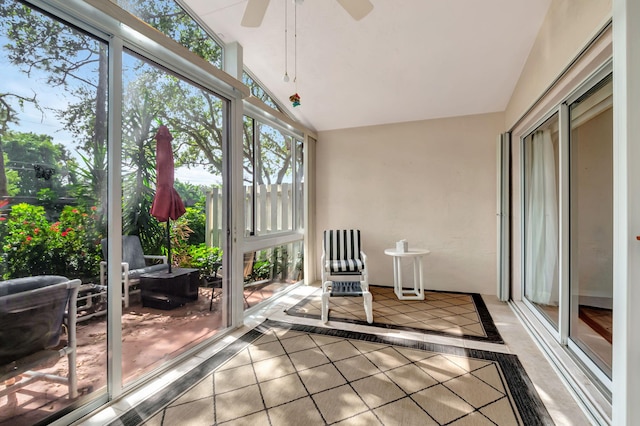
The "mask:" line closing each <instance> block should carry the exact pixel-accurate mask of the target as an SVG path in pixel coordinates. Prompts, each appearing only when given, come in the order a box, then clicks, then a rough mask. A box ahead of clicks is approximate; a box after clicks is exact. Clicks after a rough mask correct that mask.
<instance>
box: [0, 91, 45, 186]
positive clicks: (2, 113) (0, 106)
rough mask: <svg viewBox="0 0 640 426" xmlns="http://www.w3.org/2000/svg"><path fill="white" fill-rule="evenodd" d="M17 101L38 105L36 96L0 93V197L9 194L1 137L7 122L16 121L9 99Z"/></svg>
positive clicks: (6, 127) (5, 129)
mask: <svg viewBox="0 0 640 426" xmlns="http://www.w3.org/2000/svg"><path fill="white" fill-rule="evenodd" d="M12 100H13V101H15V102H17V103H18V105H19V106H20V107H22V106H23V105H24V104H25V103H26V102H29V103H33V104H34V105H36V107H38V104H37V102H36V96H35V95H33V97H31V98H27V97H25V96H20V95H17V94H15V93H0V197H6V196H7V195H9V188H8V178H9V176H7V171H6V168H5V156H4V155H3V152H4V146H3V139H4V135H5V134H6V133H7V130H8V125H9V123H17V122H18V118H17V111H16V109H15V107H14V106H13V105H12V102H11V101H12Z"/></svg>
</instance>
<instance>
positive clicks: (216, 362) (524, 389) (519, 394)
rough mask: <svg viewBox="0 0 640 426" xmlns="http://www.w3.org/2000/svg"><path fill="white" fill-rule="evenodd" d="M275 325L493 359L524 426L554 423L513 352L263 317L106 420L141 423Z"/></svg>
mask: <svg viewBox="0 0 640 426" xmlns="http://www.w3.org/2000/svg"><path fill="white" fill-rule="evenodd" d="M274 327H277V328H280V329H289V330H294V331H300V332H304V333H314V334H321V335H326V336H333V337H340V338H347V339H353V340H361V341H366V342H372V343H381V344H388V345H394V346H402V347H406V348H411V349H419V350H424V351H431V352H439V353H444V354H450V355H458V356H464V357H469V358H475V359H481V360H486V361H493V362H496V363H497V364H498V365H499V366H500V368H501V370H502V373H503V375H504V378H505V381H506V386H507V387H508V388H509V391H510V393H511V398H512V399H513V401H514V403H515V405H516V407H517V409H518V412H519V414H520V418H521V419H522V421H523V424H524V425H527V426H528V425H531V426H537V425H553V424H554V423H553V420H552V419H551V416H550V415H549V412H548V411H547V409H546V407H545V406H544V404H543V403H542V401H541V400H540V397H539V396H538V393H537V392H536V390H535V388H534V386H533V383H532V382H531V379H529V376H527V373H526V372H525V371H524V368H523V367H522V364H521V363H520V360H519V359H518V357H517V356H516V355H513V354H504V353H499V352H490V351H484V350H479V349H467V348H462V347H458V346H450V345H442V344H435V343H428V342H421V341H416V340H409V339H402V338H397V337H381V336H377V335H373V334H367V333H359V332H352V331H345V330H336V329H332V328H320V327H314V326H306V325H300V324H291V323H285V322H280V321H273V320H265V321H264V322H263V323H262V324H260V325H258V326H257V327H256V328H254V329H252V330H250V331H248V332H247V333H245V334H243V335H242V336H240V337H239V338H238V340H236V341H235V342H233V343H232V344H230V345H229V346H227V347H225V348H224V349H223V350H221V351H220V352H218V353H216V354H215V355H213V356H212V357H210V358H208V359H207V360H205V361H204V362H203V363H202V364H200V365H199V366H198V367H196V368H194V369H193V370H191V371H189V372H188V373H186V374H184V375H183V376H182V377H181V378H179V379H178V380H176V381H175V382H173V383H172V384H171V386H169V387H168V388H166V389H163V391H162V392H158V393H156V394H154V395H152V396H151V397H149V398H147V399H146V400H144V401H142V402H141V403H140V404H138V405H137V406H136V407H133V408H131V409H130V410H128V411H127V412H125V413H124V414H123V415H121V416H120V417H119V418H118V419H116V420H114V421H112V422H111V423H109V425H113V426H116V425H117V426H121V425H126V426H129V425H131V426H133V425H139V424H141V423H143V422H144V421H145V420H146V419H148V418H150V417H151V416H153V415H154V414H156V413H157V412H158V411H160V410H161V409H162V408H164V407H165V406H167V405H169V404H170V403H171V402H172V401H174V400H175V399H177V398H178V397H180V396H181V395H183V394H184V393H185V392H187V391H188V390H189V389H191V388H192V387H194V386H195V385H197V384H198V383H199V382H200V381H201V380H202V379H204V378H205V377H207V376H208V375H210V374H211V373H212V372H213V371H214V370H215V369H216V368H218V367H219V366H220V365H222V364H223V363H224V362H226V361H227V360H228V359H229V358H231V357H232V356H233V355H235V354H236V353H238V352H239V351H240V350H242V349H244V348H246V347H247V346H248V345H249V344H251V343H252V342H253V341H255V340H256V339H258V338H259V337H262V336H263V335H264V334H265V333H266V332H268V331H269V330H270V329H272V328H274Z"/></svg>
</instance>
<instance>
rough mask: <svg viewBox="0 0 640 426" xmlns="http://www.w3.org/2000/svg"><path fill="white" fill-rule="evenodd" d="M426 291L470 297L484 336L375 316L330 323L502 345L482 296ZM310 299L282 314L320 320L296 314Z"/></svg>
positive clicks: (500, 337)
mask: <svg viewBox="0 0 640 426" xmlns="http://www.w3.org/2000/svg"><path fill="white" fill-rule="evenodd" d="M371 286H372V287H375V286H374V285H371ZM428 291H429V292H430V293H451V294H464V295H468V296H471V298H472V299H473V303H474V305H475V307H476V312H478V316H479V317H480V324H482V328H483V329H484V332H485V334H486V336H476V335H472V334H451V333H447V332H445V331H440V330H430V329H426V328H415V327H406V326H403V325H395V324H385V323H380V322H376V321H375V319H376V318H375V315H374V317H373V323H371V324H369V323H368V322H366V321H361V320H354V319H348V318H340V317H331V318H330V319H331V321H337V322H345V323H349V324H359V325H366V326H369V327H378V328H388V329H394V330H403V331H411V332H415V333H423V334H435V335H438V336H447V337H458V338H462V339H468V340H476V341H480V342H489V343H504V340H502V336H500V333H499V332H498V328H497V327H496V325H495V323H494V322H493V318H491V314H490V313H489V309H487V305H485V303H484V300H483V299H482V296H481V295H480V294H478V293H464V292H459V291H436V290H428ZM312 297H318V296H307V297H305V298H304V299H302V300H301V301H300V302H298V303H297V304H295V305H294V306H292V307H290V308H289V309H286V310H285V311H284V312H285V313H286V314H287V315H290V316H294V317H301V318H311V319H321V316H320V315H316V314H306V313H303V312H296V309H299V308H302V307H303V306H304V305H306V304H307V303H308V302H309V301H310V300H311V298H312Z"/></svg>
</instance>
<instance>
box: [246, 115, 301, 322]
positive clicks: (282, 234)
mask: <svg viewBox="0 0 640 426" xmlns="http://www.w3.org/2000/svg"><path fill="white" fill-rule="evenodd" d="M303 157H304V145H303V143H302V141H301V140H300V139H297V138H296V137H295V136H293V135H292V134H290V133H288V132H285V131H283V130H281V129H279V128H276V127H274V126H271V125H269V124H266V123H265V122H263V121H261V120H259V119H256V118H253V117H249V116H245V117H244V157H243V182H244V221H245V232H244V235H245V242H246V243H248V244H250V245H251V247H252V248H253V250H252V251H248V252H246V253H244V256H243V260H244V272H243V275H244V289H243V292H244V302H245V303H244V308H245V309H248V308H251V307H253V306H255V305H257V304H258V303H260V302H263V301H265V300H267V299H269V298H270V297H272V296H273V295H275V294H276V293H278V292H280V291H282V290H283V289H285V288H287V287H289V286H291V285H292V284H295V283H297V282H300V281H301V280H302V279H303V272H302V270H303V265H304V262H303V260H304V259H303V252H302V249H303V244H302V239H303V236H302V232H301V231H302V230H303V226H304V223H303V220H304V193H303V186H304V161H303ZM292 240H296V241H295V242H291V241H292ZM285 241H286V243H285Z"/></svg>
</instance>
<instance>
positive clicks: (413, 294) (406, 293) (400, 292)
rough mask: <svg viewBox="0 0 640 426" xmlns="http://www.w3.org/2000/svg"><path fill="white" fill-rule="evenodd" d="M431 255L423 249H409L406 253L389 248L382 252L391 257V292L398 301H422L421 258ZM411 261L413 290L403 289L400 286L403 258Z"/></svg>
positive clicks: (422, 278)
mask: <svg viewBox="0 0 640 426" xmlns="http://www.w3.org/2000/svg"><path fill="white" fill-rule="evenodd" d="M429 253H431V252H430V251H429V250H425V249H416V248H413V249H409V250H407V251H404V250H398V249H397V248H390V249H386V250H385V251H384V254H386V255H387V256H392V257H393V290H394V292H395V293H396V296H397V297H398V299H399V300H424V277H423V274H422V258H423V257H424V256H426V255H428V254H429ZM403 257H406V258H410V259H413V289H408V290H406V289H404V287H403V285H402V265H401V264H400V260H401V259H402V258H403Z"/></svg>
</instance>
